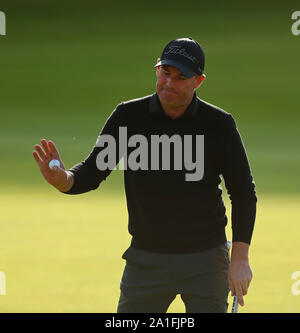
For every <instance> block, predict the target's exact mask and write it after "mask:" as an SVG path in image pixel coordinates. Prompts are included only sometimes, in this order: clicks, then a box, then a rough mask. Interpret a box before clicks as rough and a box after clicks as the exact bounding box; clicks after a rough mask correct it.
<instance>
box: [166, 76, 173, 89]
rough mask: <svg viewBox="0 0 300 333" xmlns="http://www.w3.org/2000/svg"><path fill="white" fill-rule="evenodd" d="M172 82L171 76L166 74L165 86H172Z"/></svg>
mask: <svg viewBox="0 0 300 333" xmlns="http://www.w3.org/2000/svg"><path fill="white" fill-rule="evenodd" d="M173 84H174V82H173V79H172V77H171V76H168V77H167V78H166V83H165V85H166V87H168V88H170V87H172V86H173Z"/></svg>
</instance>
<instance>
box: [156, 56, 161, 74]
mask: <svg viewBox="0 0 300 333" xmlns="http://www.w3.org/2000/svg"><path fill="white" fill-rule="evenodd" d="M159 62H160V58H157V62H156V63H157V64H158V63H159ZM159 69H160V66H157V67H156V76H157V74H158V71H159Z"/></svg>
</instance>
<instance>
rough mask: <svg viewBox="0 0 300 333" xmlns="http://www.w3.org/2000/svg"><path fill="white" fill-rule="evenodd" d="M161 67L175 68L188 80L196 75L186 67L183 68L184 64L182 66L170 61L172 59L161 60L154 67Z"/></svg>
mask: <svg viewBox="0 0 300 333" xmlns="http://www.w3.org/2000/svg"><path fill="white" fill-rule="evenodd" d="M161 65H169V66H173V67H175V68H177V69H178V70H179V71H180V72H181V73H182V74H183V75H184V76H186V77H188V78H189V79H190V78H191V77H193V76H195V75H196V73H195V72H194V71H192V70H190V69H189V68H188V67H187V66H185V65H184V64H182V63H180V62H178V61H175V60H172V59H164V60H161V61H159V62H158V63H157V64H156V65H155V66H154V67H158V66H161Z"/></svg>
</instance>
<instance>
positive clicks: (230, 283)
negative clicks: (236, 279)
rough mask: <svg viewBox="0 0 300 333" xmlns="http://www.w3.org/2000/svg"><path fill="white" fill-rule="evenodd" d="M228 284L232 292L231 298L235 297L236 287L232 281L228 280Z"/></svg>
mask: <svg viewBox="0 0 300 333" xmlns="http://www.w3.org/2000/svg"><path fill="white" fill-rule="evenodd" d="M228 284H229V289H230V291H231V296H233V295H234V292H235V291H234V286H233V283H232V281H231V279H228Z"/></svg>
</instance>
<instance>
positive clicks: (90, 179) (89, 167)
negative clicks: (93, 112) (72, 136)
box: [62, 104, 122, 194]
mask: <svg viewBox="0 0 300 333" xmlns="http://www.w3.org/2000/svg"><path fill="white" fill-rule="evenodd" d="M121 113H122V111H121V104H120V105H118V106H117V108H116V109H115V110H114V111H113V112H112V114H111V115H110V116H109V118H108V119H107V120H106V123H105V124H104V127H103V128H102V130H101V133H100V135H99V136H98V138H97V141H96V143H95V145H94V147H93V149H92V151H91V152H90V154H89V155H88V156H87V158H86V159H85V160H84V161H82V162H80V163H78V164H76V165H74V166H73V167H72V168H71V169H69V170H68V171H70V172H71V173H72V174H73V177H74V183H73V186H72V188H71V189H70V190H69V191H67V192H62V193H65V194H80V193H85V192H88V191H91V190H95V189H97V188H98V187H99V185H100V183H101V182H102V181H104V180H106V178H107V177H108V176H109V175H110V173H111V171H112V170H113V168H114V167H115V166H116V165H117V164H118V162H119V154H118V151H119V149H118V143H119V126H120V124H121ZM105 136H106V137H107V136H110V137H111V139H112V140H113V141H114V142H115V143H116V146H114V147H113V148H115V152H114V153H115V163H114V165H110V166H109V167H108V166H107V167H103V166H101V167H100V168H99V159H98V160H97V157H98V156H99V154H100V153H101V152H102V153H103V152H104V150H105V149H106V150H107V151H109V149H108V147H107V146H108V145H106V146H105V145H103V147H102V146H100V145H99V142H100V141H101V140H102V139H104V137H105ZM102 141H107V140H102Z"/></svg>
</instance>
